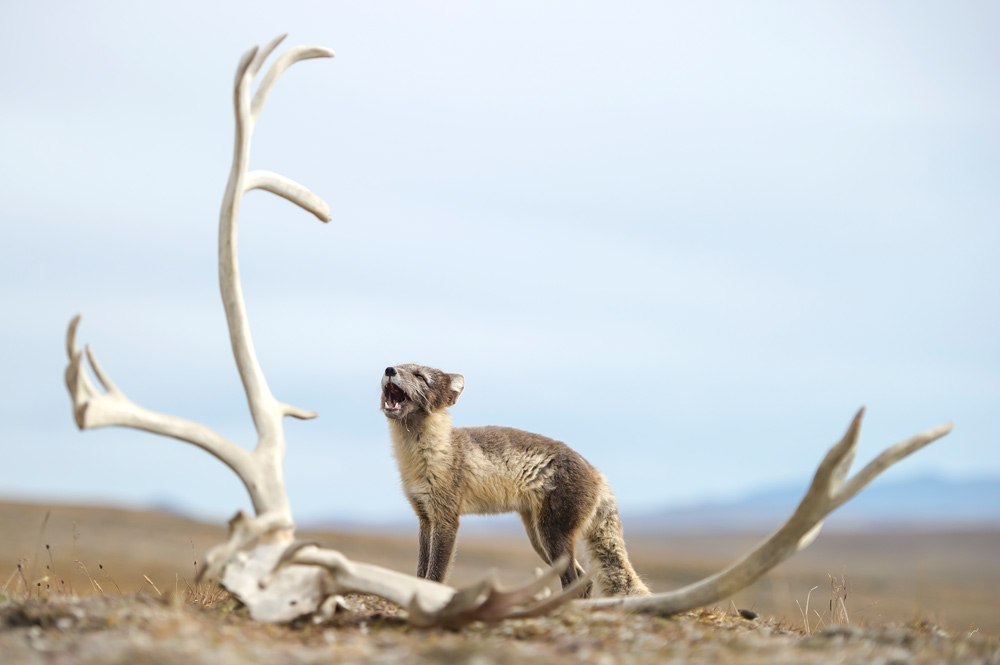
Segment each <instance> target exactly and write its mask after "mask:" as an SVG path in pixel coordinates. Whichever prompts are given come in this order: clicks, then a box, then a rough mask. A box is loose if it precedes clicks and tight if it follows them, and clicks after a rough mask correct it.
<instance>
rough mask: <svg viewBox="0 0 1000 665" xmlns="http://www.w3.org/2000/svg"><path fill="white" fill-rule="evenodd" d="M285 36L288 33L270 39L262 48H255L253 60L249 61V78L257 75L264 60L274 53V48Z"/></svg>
mask: <svg viewBox="0 0 1000 665" xmlns="http://www.w3.org/2000/svg"><path fill="white" fill-rule="evenodd" d="M287 36H288V33H287V32H284V33H282V34H280V35H278V36H277V37H275V38H274V39H272V40H271V41H269V42H268V43H267V44H265V45H264V48H259V49H258V50H257V53H256V54H255V55H254V58H253V60H252V61H251V62H250V68H249V72H250V78H253V77H255V76H257V72H259V71H260V68H261V67H262V66H263V65H264V62H265V61H266V60H267V59H268V58H269V57H271V54H272V53H274V49H276V48H278V45H279V44H280V43H281V42H283V41H285V37H287Z"/></svg>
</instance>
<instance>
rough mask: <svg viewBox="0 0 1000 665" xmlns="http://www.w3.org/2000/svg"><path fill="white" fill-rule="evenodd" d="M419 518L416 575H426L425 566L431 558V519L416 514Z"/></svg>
mask: <svg viewBox="0 0 1000 665" xmlns="http://www.w3.org/2000/svg"><path fill="white" fill-rule="evenodd" d="M417 518H418V519H419V520H420V535H419V538H420V544H419V548H420V549H419V554H418V555H417V577H427V566H428V564H429V563H430V558H431V521H430V520H429V519H427V516H426V515H418V516H417Z"/></svg>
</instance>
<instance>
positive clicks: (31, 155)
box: [0, 2, 1000, 520]
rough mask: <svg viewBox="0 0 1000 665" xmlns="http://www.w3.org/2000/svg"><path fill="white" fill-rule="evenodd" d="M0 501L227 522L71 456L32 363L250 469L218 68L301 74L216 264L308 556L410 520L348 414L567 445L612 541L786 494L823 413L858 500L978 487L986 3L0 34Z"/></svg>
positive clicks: (998, 109)
mask: <svg viewBox="0 0 1000 665" xmlns="http://www.w3.org/2000/svg"><path fill="white" fill-rule="evenodd" d="M3 15H4V19H3V21H2V22H0V56H2V58H3V61H4V62H5V63H7V64H6V66H5V67H3V68H0V90H2V95H0V223H2V225H3V234H4V239H5V242H4V251H3V260H2V264H0V298H2V305H3V319H4V323H3V325H2V327H0V367H2V369H3V373H4V381H3V388H2V391H3V394H2V395H0V405H2V406H0V409H2V413H0V459H2V460H3V461H2V464H0V496H7V497H30V498H48V497H52V498H60V499H70V500H76V499H79V500H101V501H113V502H116V503H132V504H148V503H150V502H166V501H169V502H171V503H174V504H177V505H180V506H183V507H184V508H186V509H188V510H191V511H193V512H196V513H199V514H203V515H211V516H218V517H222V516H226V515H228V514H230V513H232V512H233V511H234V510H235V509H237V508H240V507H245V506H247V505H248V501H247V499H246V497H245V496H244V493H243V491H242V488H241V486H240V485H239V483H238V482H237V481H236V479H235V478H234V477H233V476H232V474H231V472H230V471H229V470H228V469H226V468H224V467H223V466H222V465H221V464H219V463H218V462H216V461H215V460H213V459H211V458H209V457H208V456H207V455H205V454H204V453H202V452H201V451H199V450H196V449H194V448H192V447H189V446H185V445H183V444H180V443H176V442H173V441H170V440H167V439H161V438H156V437H153V436H151V435H148V434H145V433H140V432H133V431H127V430H97V431H91V432H86V433H82V434H81V433H79V432H77V431H76V429H75V427H74V425H73V424H72V420H71V417H70V405H69V400H68V397H67V395H66V392H65V389H64V388H63V386H62V378H61V376H62V371H63V367H64V363H65V359H64V356H63V335H64V331H65V326H66V324H67V323H68V321H69V319H70V318H71V317H72V316H73V315H74V314H75V313H77V312H79V313H82V314H83V316H84V318H83V323H82V326H81V329H80V336H81V340H82V341H85V342H89V343H91V344H92V345H93V346H94V348H95V350H96V352H97V354H98V356H99V357H100V358H101V360H102V361H103V363H104V365H105V368H106V369H107V371H108V372H109V373H110V374H111V376H112V377H113V378H114V379H115V381H116V382H117V383H118V385H119V386H120V387H121V388H122V389H123V390H124V391H125V392H126V393H127V394H128V395H129V396H130V397H131V398H132V399H134V400H135V401H137V402H139V403H141V404H143V405H145V406H147V407H149V408H152V409H156V410H160V411H165V412H168V413H174V414H177V415H182V416H186V417H189V418H193V419H197V420H201V421H204V422H205V423H206V424H210V425H212V426H213V427H215V428H216V429H218V430H220V431H222V432H223V433H225V434H228V435H230V436H232V437H235V438H237V439H238V440H240V441H241V442H244V443H246V444H247V445H250V444H252V442H253V433H252V428H251V425H250V420H249V417H248V415H247V413H246V408H245V403H244V400H243V395H242V392H241V390H240V384H239V381H238V377H237V374H236V371H235V368H234V366H233V363H232V359H231V357H230V355H229V347H228V341H227V337H226V329H225V322H224V318H223V315H222V309H221V306H220V303H219V297H218V287H217V283H216V276H215V270H216V267H215V251H216V249H215V236H216V224H217V215H218V209H219V204H220V201H221V196H222V190H223V187H224V184H225V180H226V177H227V174H228V169H229V160H230V157H231V153H232V144H231V141H232V123H233V120H232V111H231V94H232V92H231V84H232V77H233V71H234V68H235V66H236V63H237V61H238V59H239V56H240V55H241V54H242V53H243V52H244V51H245V50H246V49H248V48H249V47H251V46H252V45H254V44H256V43H263V42H266V41H267V40H269V39H270V38H271V37H273V36H274V35H276V34H279V33H281V32H289V33H290V37H289V40H288V43H289V44H302V43H316V44H322V45H324V46H328V47H330V48H333V49H334V50H336V51H337V57H336V58H335V59H334V60H332V61H313V62H306V63H301V64H299V65H297V66H296V67H295V68H293V69H292V70H291V71H290V72H289V73H288V74H287V75H286V76H285V78H284V79H283V80H282V81H281V82H280V83H279V85H278V87H277V88H276V89H275V91H274V93H273V94H272V96H271V100H270V102H269V104H268V106H267V108H266V109H265V112H264V115H263V117H262V120H261V122H260V124H259V126H258V130H257V134H256V137H255V145H254V150H253V157H252V161H253V165H254V167H255V168H266V169H269V170H274V171H278V172H281V173H283V174H285V175H287V176H289V177H292V178H294V179H297V180H299V181H300V182H302V183H303V184H305V185H307V186H308V187H310V188H312V189H313V190H314V191H316V192H317V193H318V194H320V195H322V196H324V197H325V198H326V200H327V201H328V202H329V203H330V205H331V208H332V210H333V215H334V218H333V222H332V223H331V224H330V225H328V226H324V225H321V224H319V223H317V222H316V221H315V219H313V218H311V217H310V216H309V215H307V214H305V213H303V212H302V211H300V210H298V209H296V208H294V207H293V206H290V205H289V204H287V203H286V202H284V201H282V200H279V199H276V198H274V197H270V196H269V195H266V194H260V193H252V194H251V195H250V196H248V197H247V200H246V201H245V203H244V206H243V218H242V227H241V228H242V234H241V237H240V243H241V252H242V253H241V260H242V268H243V271H244V278H245V279H244V290H245V293H246V297H247V300H248V304H249V310H250V318H251V324H252V327H253V331H254V334H255V337H256V342H257V349H258V353H259V356H260V359H261V362H262V364H263V367H264V369H265V372H266V373H267V376H268V378H269V380H270V382H271V385H272V388H273V390H274V392H275V394H276V395H277V397H278V398H279V399H282V400H285V401H289V402H292V403H294V404H296V405H299V406H301V407H304V408H310V409H315V410H317V411H319V412H320V414H321V416H320V418H319V419H318V420H316V421H312V422H306V423H303V422H297V421H290V422H288V425H287V433H288V438H289V451H288V457H287V477H288V484H289V488H290V494H291V499H292V502H293V507H294V509H295V511H296V514H297V515H298V516H299V517H300V518H302V519H306V520H308V519H314V518H316V517H319V516H327V517H331V518H336V519H362V520H363V519H372V520H377V519H391V518H396V517H400V516H402V517H405V516H407V515H408V514H409V508H408V507H407V505H406V503H405V501H404V499H403V498H402V495H401V493H400V490H399V486H398V480H397V475H396V470H395V466H394V462H393V460H392V458H391V456H390V452H389V445H388V438H387V432H386V427H385V423H384V419H383V417H382V416H381V415H380V413H379V412H378V411H377V408H376V406H377V394H378V380H379V374H380V372H381V370H382V368H383V367H385V366H386V365H388V364H394V363H398V362H410V361H412V362H420V363H424V364H429V365H434V366H438V367H441V368H443V369H446V370H449V371H458V372H462V373H463V374H465V377H466V391H465V394H464V395H463V396H462V399H461V400H460V401H459V403H458V405H457V406H456V408H455V409H454V410H453V416H454V419H455V421H456V423H457V424H459V425H463V424H465V425H479V424H504V425H510V426H516V427H521V428H523V429H529V430H533V431H537V432H540V433H543V434H547V435H549V436H552V437H556V438H560V439H562V440H565V441H566V442H567V443H569V444H570V445H572V446H573V447H575V448H576V449H578V450H579V451H581V452H582V453H583V454H584V455H585V456H586V457H587V458H588V459H590V460H591V461H592V462H593V463H594V464H596V465H597V466H598V467H599V468H601V469H602V470H603V471H604V472H605V474H606V475H607V476H608V477H609V478H610V480H611V483H612V486H613V487H614V488H615V490H616V492H617V494H618V496H619V500H620V503H621V504H622V506H623V508H624V509H625V510H641V509H644V508H651V507H657V506H661V505H664V504H677V503H683V502H687V501H695V500H701V499H707V498H719V497H725V496H735V495H739V494H740V493H743V492H746V491H749V490H752V489H754V488H759V487H764V486H769V485H774V484H785V483H802V482H804V480H805V478H806V477H808V476H809V475H811V473H812V471H813V469H814V467H815V464H816V463H817V462H818V461H819V459H820V458H821V456H822V455H823V453H824V452H825V450H826V448H827V447H828V446H829V445H830V444H831V443H832V442H833V441H835V440H836V439H837V438H839V436H840V434H841V433H842V430H843V429H844V427H845V426H846V425H847V423H848V421H849V420H850V418H851V416H852V415H853V413H854V411H855V410H856V409H857V408H858V407H860V406H861V405H867V406H868V418H867V426H866V428H865V430H864V431H863V434H862V446H861V451H860V460H861V461H865V460H867V458H869V457H871V456H872V455H873V454H875V453H876V452H878V450H880V449H881V448H882V447H884V446H886V445H888V444H890V443H892V442H894V441H897V440H899V439H901V438H903V437H906V436H908V435H910V434H912V433H915V432H916V431H918V430H922V429H925V428H928V427H931V426H933V425H936V424H938V423H940V422H944V421H947V420H954V422H955V423H956V429H955V432H954V433H953V434H952V435H951V436H950V437H948V438H947V439H945V440H943V441H941V442H939V443H937V444H935V445H934V446H933V447H932V448H931V449H929V450H926V451H924V452H921V453H920V454H919V455H918V456H916V457H914V458H913V459H911V460H908V461H907V462H905V463H904V464H901V465H900V466H899V467H898V468H896V469H894V470H892V471H891V472H890V473H889V474H887V477H889V478H891V477H895V478H904V477H908V476H914V475H920V474H926V473H928V472H934V473H941V474H943V475H946V476H949V477H963V476H973V475H982V474H986V475H1000V448H998V444H1000V441H998V439H1000V344H998V340H1000V334H998V333H1000V307H998V302H1000V267H998V265H1000V262H998V258H1000V230H998V229H1000V225H998V220H1000V214H998V213H1000V123H998V120H997V119H998V118H1000V77H998V76H997V72H998V71H1000V42H998V41H997V39H996V34H995V33H996V26H997V25H1000V9H998V6H997V5H996V4H995V3H990V2H983V3H972V2H954V3H932V2H927V3H921V2H879V3H865V2H826V3H798V2H787V3H753V4H747V3H711V4H708V3H684V4H678V3H663V2H637V3H629V4H628V5H627V7H622V6H620V3H619V5H615V6H614V7H612V5H611V4H610V3H592V2H582V3H581V2H567V3H538V2H487V3H458V2H454V3H452V2H406V3H343V2H326V3H318V2H317V3H290V2H281V3H271V4H264V3H255V2H239V3H203V2H170V3H162V2H161V3H125V2H121V3H93V2H87V3H84V2H81V3H55V2H49V3H45V2H39V3H8V5H7V6H5V8H4V11H3Z"/></svg>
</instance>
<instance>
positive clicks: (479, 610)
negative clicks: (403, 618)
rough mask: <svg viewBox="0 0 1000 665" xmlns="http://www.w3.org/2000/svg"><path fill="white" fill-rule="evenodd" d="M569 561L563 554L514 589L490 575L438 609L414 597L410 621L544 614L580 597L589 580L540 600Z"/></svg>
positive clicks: (456, 623)
mask: <svg viewBox="0 0 1000 665" xmlns="http://www.w3.org/2000/svg"><path fill="white" fill-rule="evenodd" d="M568 564H569V559H568V558H567V557H560V559H559V560H558V561H556V563H555V564H553V565H552V566H551V567H549V569H548V570H546V571H545V572H544V573H543V574H542V575H540V576H538V577H537V578H536V579H534V580H532V581H531V582H529V583H527V584H525V585H523V586H520V587H515V588H512V589H502V588H501V587H500V585H499V584H498V582H497V580H496V577H495V576H491V577H489V578H487V579H485V580H482V581H480V582H478V583H476V584H473V585H471V586H469V587H465V588H464V589H460V590H459V591H457V592H456V593H455V595H454V596H453V597H452V599H451V600H450V601H449V602H448V604H447V605H445V606H444V607H442V608H440V609H439V610H437V611H428V610H425V609H424V608H423V607H422V605H421V604H420V602H419V599H418V598H416V597H414V599H413V600H412V601H411V602H410V605H409V607H408V608H407V609H408V611H409V614H410V623H412V624H414V625H416V626H421V627H431V626H442V627H445V628H450V629H455V628H460V627H462V626H465V625H468V624H470V623H473V622H475V621H484V622H487V623H490V622H496V621H503V620H505V619H523V618H529V617H534V616H541V615H543V614H546V613H548V612H551V611H552V610H553V609H555V608H556V607H559V606H560V605H563V604H565V603H567V602H569V601H570V600H573V599H574V598H576V597H577V596H579V595H580V593H581V592H582V591H583V590H584V589H585V588H586V586H587V584H588V583H589V582H590V579H589V578H588V577H587V576H580V577H578V578H577V579H576V581H575V582H574V583H573V584H571V585H570V586H568V587H566V588H565V589H563V590H562V591H561V592H560V593H558V594H554V595H552V596H549V597H548V598H544V599H539V598H538V594H539V592H540V591H542V590H543V589H544V588H545V587H547V586H548V585H549V584H551V583H552V582H554V581H556V580H557V579H558V578H559V575H560V573H561V572H562V570H564V569H565V568H566V566H567V565H568Z"/></svg>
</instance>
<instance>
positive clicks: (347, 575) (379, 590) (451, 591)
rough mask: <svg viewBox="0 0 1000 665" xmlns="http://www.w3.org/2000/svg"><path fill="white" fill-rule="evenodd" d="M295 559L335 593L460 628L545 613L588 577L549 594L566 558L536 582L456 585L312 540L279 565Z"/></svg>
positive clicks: (419, 622)
mask: <svg viewBox="0 0 1000 665" xmlns="http://www.w3.org/2000/svg"><path fill="white" fill-rule="evenodd" d="M291 564H298V565H306V566H316V567H319V568H321V569H323V570H324V571H325V572H326V578H325V582H326V590H327V592H328V593H330V594H346V593H370V594H374V595H376V596H381V597H382V598H385V599H386V600H390V601H392V602H394V603H396V604H397V605H399V606H400V607H403V608H405V609H406V610H407V614H408V620H409V622H410V623H411V624H413V625H415V626H421V627H431V626H442V627H445V628H458V627H460V626H464V625H468V624H470V623H472V622H474V621H484V622H494V621H502V620H505V619H515V618H526V617H533V616H540V615H542V614H546V613H548V612H550V611H552V610H553V609H554V608H556V607H558V606H560V605H563V604H565V603H566V602H567V601H569V600H571V599H573V598H576V597H577V596H579V595H580V593H582V592H583V589H584V587H585V586H586V585H587V583H588V582H589V580H588V579H587V578H586V576H582V577H580V578H578V579H577V580H576V581H575V582H574V583H573V584H572V585H570V586H568V587H566V588H565V589H563V590H562V591H560V592H559V593H557V594H554V595H548V596H546V592H547V591H548V589H549V586H550V585H551V584H553V583H554V582H558V581H559V575H560V574H561V573H562V571H563V570H564V569H565V568H566V566H567V565H568V564H569V559H568V558H565V557H563V558H561V559H559V560H558V561H556V562H555V564H553V565H552V566H551V567H550V568H548V569H547V570H545V571H544V572H542V573H541V574H540V575H538V576H537V577H536V578H535V579H534V580H533V581H531V582H529V583H528V584H525V585H524V586H521V587H515V588H512V589H503V588H501V586H500V584H499V582H498V581H497V580H496V577H495V575H492V574H491V575H490V576H489V577H488V578H487V579H485V580H483V581H481V582H478V583H476V584H473V585H470V586H468V587H465V588H462V589H455V588H453V587H450V586H448V585H446V584H441V583H440V582H434V581H432V580H429V579H425V578H422V577H413V576H412V575H404V574H403V573H398V572H396V571H394V570H389V569H387V568H382V567H380V566H373V565H371V564H367V563H358V562H355V561H350V560H349V559H347V557H345V556H344V555H342V554H341V553H340V552H335V551H333V550H327V549H322V548H320V547H318V546H316V545H314V544H312V543H297V544H296V545H293V546H291V547H289V548H287V549H286V550H285V552H284V553H283V554H282V556H281V557H280V558H279V560H278V562H277V565H276V570H281V569H283V568H284V567H285V566H288V565H291Z"/></svg>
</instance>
